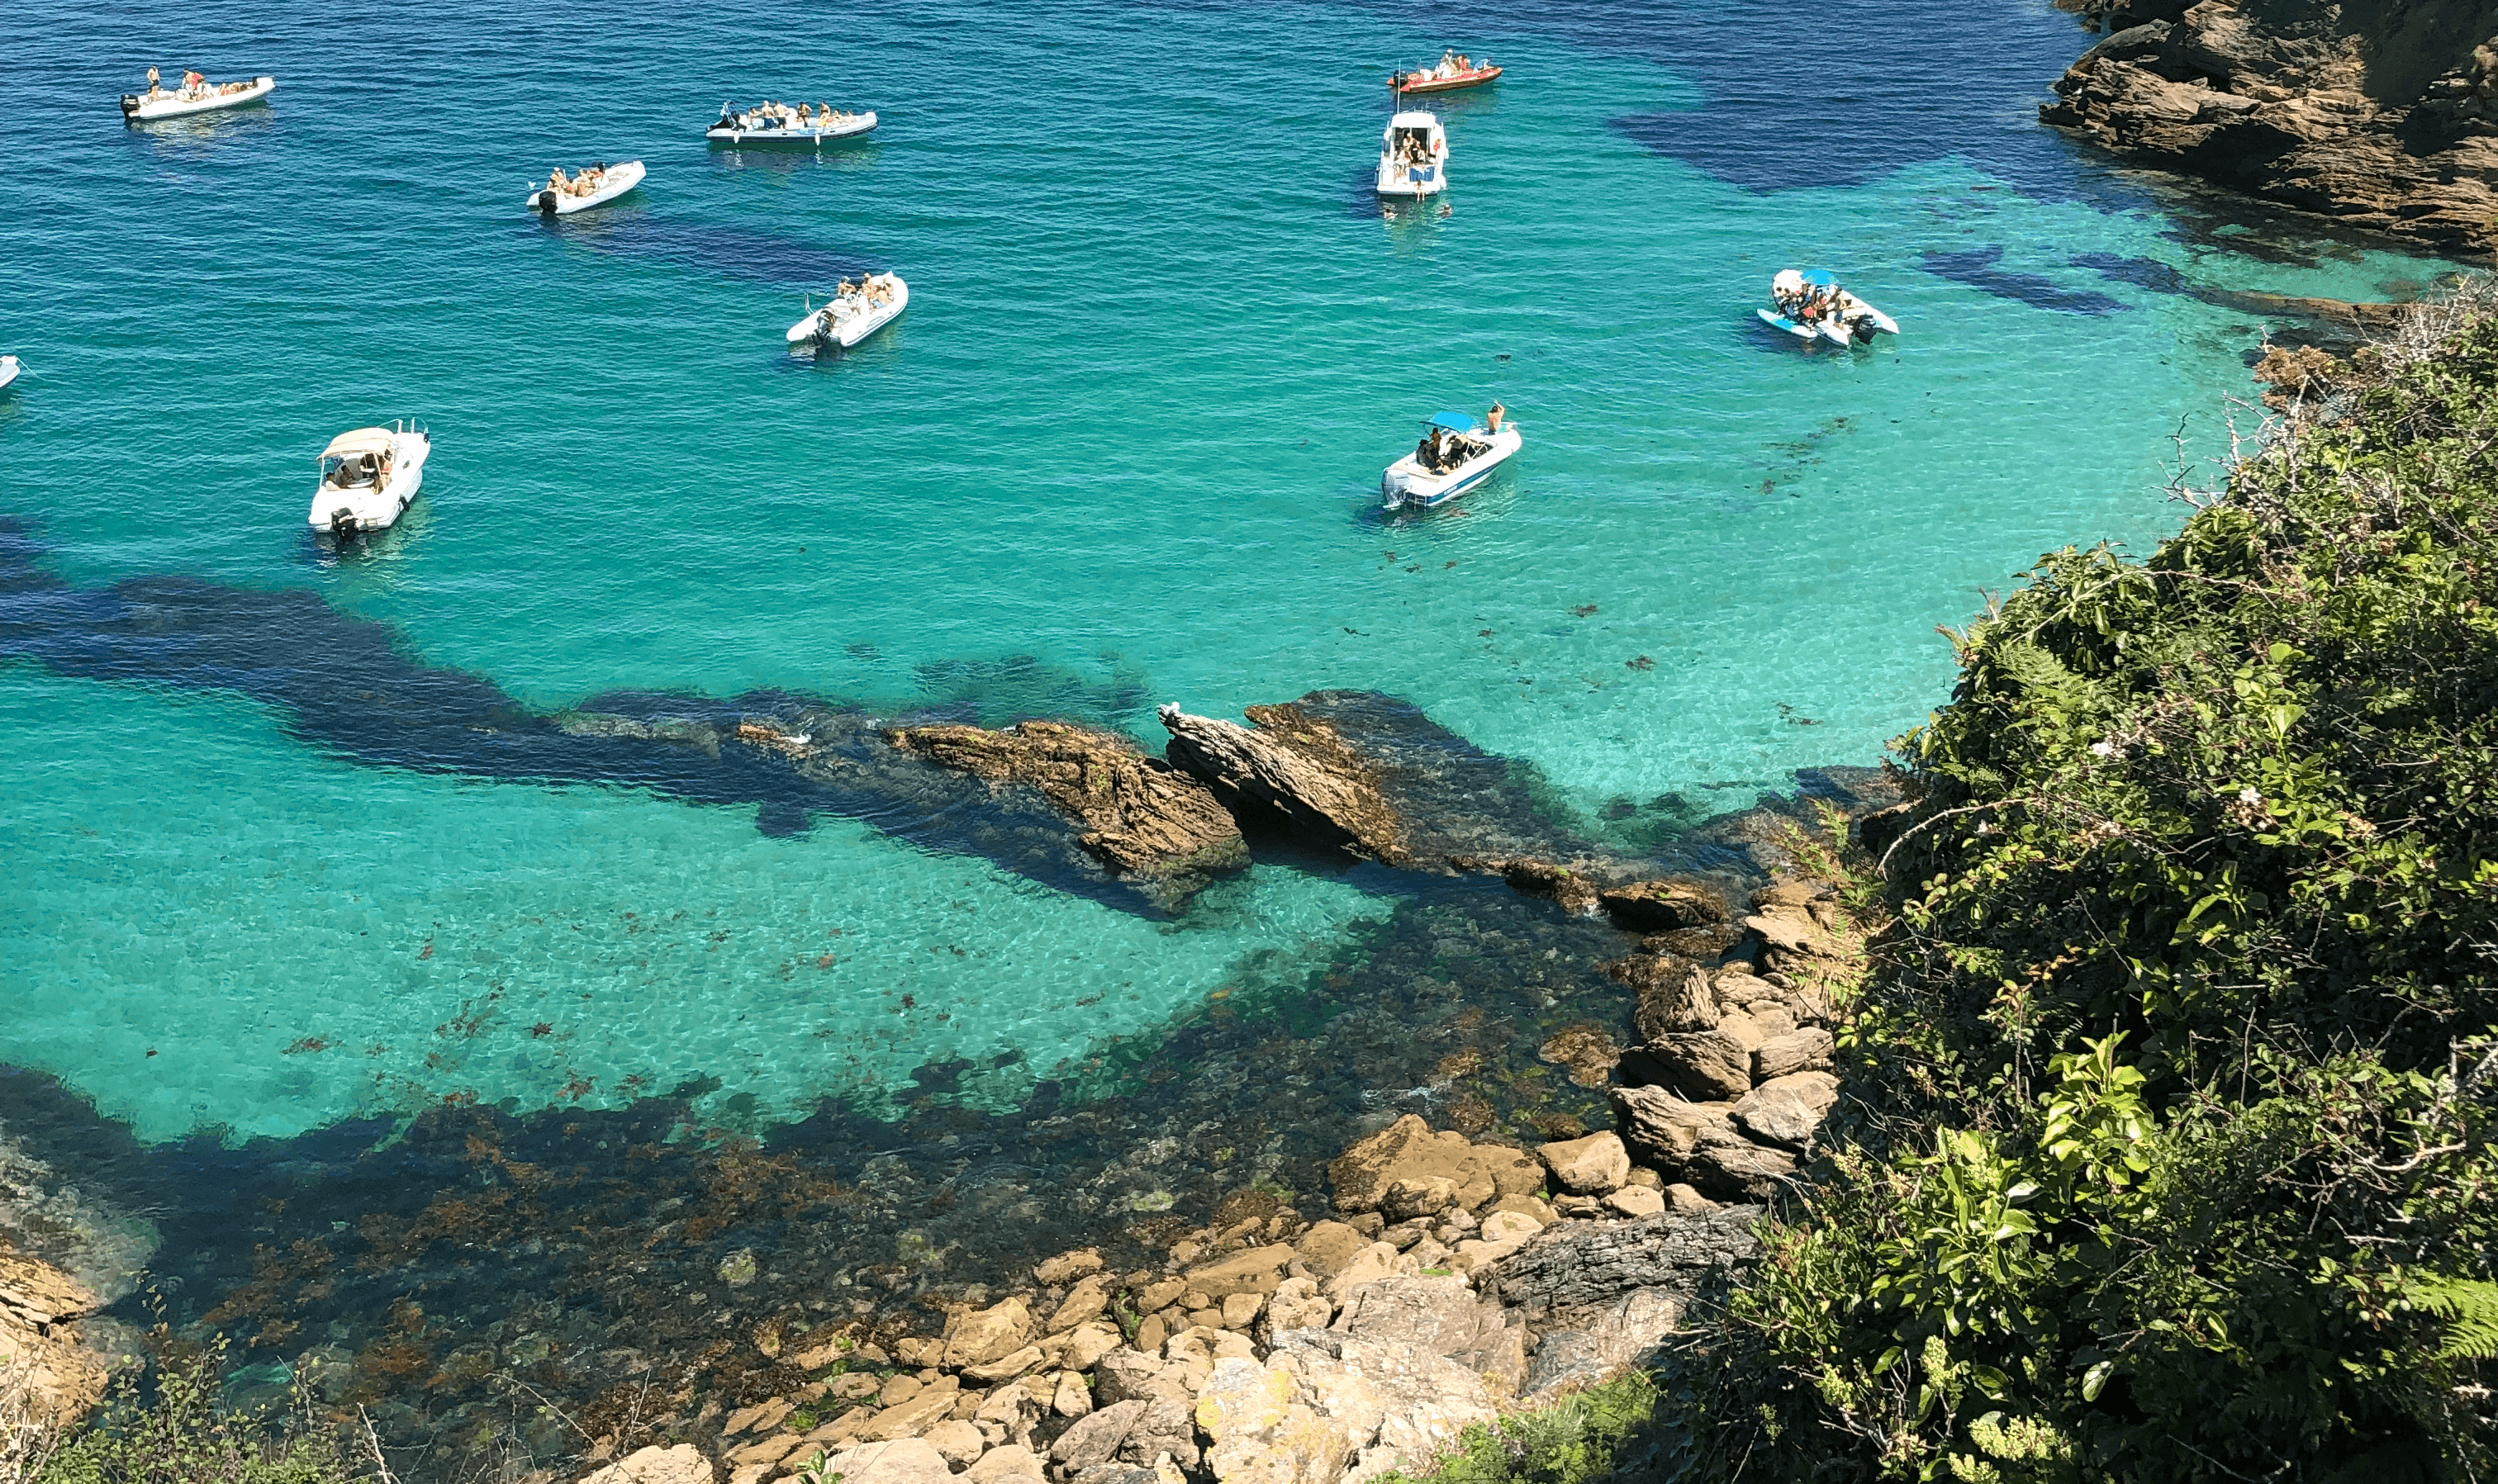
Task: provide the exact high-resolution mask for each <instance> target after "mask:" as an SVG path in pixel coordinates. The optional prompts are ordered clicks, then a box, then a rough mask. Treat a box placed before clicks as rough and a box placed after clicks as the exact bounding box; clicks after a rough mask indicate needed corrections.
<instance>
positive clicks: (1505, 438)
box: [1379, 402, 1523, 510]
mask: <svg viewBox="0 0 2498 1484" xmlns="http://www.w3.org/2000/svg"><path fill="white" fill-rule="evenodd" d="M1521 441H1523V440H1521V438H1520V436H1519V431H1518V425H1517V424H1516V423H1513V422H1511V421H1509V411H1508V409H1507V408H1505V407H1503V406H1501V405H1500V403H1498V402H1494V403H1492V404H1491V411H1490V412H1489V414H1487V415H1486V417H1485V420H1484V421H1483V422H1481V423H1478V422H1476V421H1475V420H1474V419H1472V418H1470V417H1467V416H1466V415H1465V414H1464V413H1462V412H1444V413H1441V414H1440V415H1439V416H1438V417H1436V418H1433V419H1431V420H1430V421H1429V422H1427V423H1425V424H1424V425H1423V441H1422V442H1421V443H1419V444H1417V445H1416V446H1415V448H1414V452H1412V453H1410V454H1408V455H1406V456H1405V457H1404V458H1399V459H1397V460H1396V461H1395V462H1394V463H1392V464H1390V465H1389V466H1388V471H1387V472H1386V473H1384V474H1382V475H1380V477H1379V492H1380V493H1381V494H1382V495H1383V496H1385V497H1386V500H1387V504H1388V508H1389V509H1391V510H1394V509H1396V508H1397V507H1398V506H1400V505H1422V506H1426V507H1427V506H1431V505H1445V504H1447V503H1448V502H1449V501H1451V500H1454V499H1456V498H1457V497H1458V496H1459V495H1462V494H1467V493H1471V492H1472V491H1473V490H1474V489H1476V488H1477V487H1479V486H1481V485H1482V484H1483V482H1484V481H1485V480H1487V479H1489V478H1490V477H1491V472H1492V471H1493V470H1494V469H1497V468H1499V467H1500V466H1501V465H1502V464H1503V463H1506V462H1508V461H1509V456H1510V455H1512V454H1515V453H1517V452H1518V449H1519V445H1520V443H1521Z"/></svg>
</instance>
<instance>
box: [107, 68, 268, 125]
mask: <svg viewBox="0 0 2498 1484" xmlns="http://www.w3.org/2000/svg"><path fill="white" fill-rule="evenodd" d="M276 90H277V79H275V78H254V79H251V80H250V81H248V82H223V83H219V82H206V81H204V82H199V83H196V84H192V85H189V86H184V87H179V88H176V89H175V90H174V91H172V92H170V93H169V92H167V91H165V90H164V89H163V88H161V87H158V86H156V85H155V84H154V83H152V82H151V83H149V84H148V86H147V91H145V92H144V93H124V94H122V95H121V116H122V117H123V118H125V119H127V120H129V121H130V122H132V123H144V122H147V121H148V120H150V119H157V118H180V117H182V116H183V115H185V114H188V113H213V112H215V111H217V110H219V109H239V108H241V107H242V106H243V105H245V104H251V103H258V102H260V100H262V99H263V98H266V97H268V96H269V95H270V94H271V93H272V92H275V91H276Z"/></svg>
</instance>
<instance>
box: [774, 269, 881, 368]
mask: <svg viewBox="0 0 2498 1484" xmlns="http://www.w3.org/2000/svg"><path fill="white" fill-rule="evenodd" d="M875 277H876V279H877V281H878V282H880V283H883V284H886V285H889V286H890V287H891V288H892V290H893V300H892V302H890V303H886V304H882V305H880V306H878V307H877V308H874V309H871V310H869V311H868V312H866V313H865V314H853V315H850V316H849V317H847V318H838V317H836V318H830V319H828V318H827V315H828V313H829V311H830V310H831V307H832V306H831V305H829V304H828V305H826V306H825V307H824V308H822V309H818V310H817V311H815V312H814V313H812V314H810V315H808V316H807V317H806V318H805V319H803V320H800V321H799V322H798V323H797V324H795V325H792V326H790V327H789V332H788V334H787V336H786V337H785V338H786V339H787V340H788V342H789V344H790V345H791V346H793V347H796V348H800V349H804V348H806V347H808V346H813V347H815V348H816V349H817V350H818V351H826V350H849V348H850V347H852V346H854V345H857V344H858V343H859V342H860V341H862V340H865V339H866V338H867V337H868V336H870V335H872V334H875V333H876V332H878V331H880V330H882V329H883V328H884V327H885V326H887V325H890V324H892V323H893V322H894V321H895V320H897V319H899V318H901V316H902V311H903V310H905V309H908V308H910V307H911V285H909V284H907V283H905V282H903V281H902V279H901V277H900V275H898V274H894V273H878V274H876V275H875Z"/></svg>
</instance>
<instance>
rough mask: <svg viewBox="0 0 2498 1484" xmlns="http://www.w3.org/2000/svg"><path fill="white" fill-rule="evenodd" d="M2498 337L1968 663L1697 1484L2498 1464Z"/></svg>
mask: <svg viewBox="0 0 2498 1484" xmlns="http://www.w3.org/2000/svg"><path fill="white" fill-rule="evenodd" d="M2493 449H2498V315H2493V313H2492V300H2491V297H2490V296H2489V295H2488V294H2487V293H2485V292H2481V291H2477V290H2476V291H2467V292H2465V293H2463V294H2461V295H2460V296H2459V297H2456V298H2451V299H2449V300H2445V301H2442V302H2440V303H2438V304H2435V305H2432V306H2429V307H2427V308H2425V309H2423V310H2422V311H2420V312H2419V313H2418V315H2416V316H2415V317H2414V318H2413V319H2412V320H2411V321H2409V322H2407V323H2406V325H2405V326H2404V327H2403V329H2402V331H2401V332H2399V333H2398V334H2397V335H2395V336H2394V337H2393V338H2391V339H2389V340H2387V341H2386V342H2384V343H2380V344H2378V345H2376V346H2374V347H2371V348H2370V349H2367V350H2364V351H2362V352H2361V353H2360V354H2359V355H2358V357H2357V358H2356V361H2355V363H2354V364H2352V365H2351V366H2349V367H2348V368H2347V369H2346V370H2345V371H2344V372H2343V373H2342V374H2341V375H2340V376H2339V377H2338V378H2336V379H2335V380H2334V381H2333V382H2332V383H2331V384H2330V387H2329V390H2328V391H2326V393H2325V395H2324V396H2323V398H2322V401H2321V402H2319V401H2314V400H2309V399H2306V398H2304V397H2301V398H2295V399H2293V400H2292V401H2291V403H2290V406H2289V407H2288V408H2287V410H2286V413H2285V416H2284V421H2283V422H2282V424H2281V425H2280V426H2278V428H2277V431H2276V433H2275V434H2274V435H2272V436H2269V437H2268V438H2267V439H2266V440H2265V441H2264V442H2263V444H2262V446H2261V447H2260V449H2259V451H2258V452H2256V453H2254V454H2253V455H2252V456H2251V457H2248V458H2244V459H2242V460H2241V461H2239V462H2237V463H2236V464H2235V465H2234V467H2233V468H2232V469H2231V471H2230V473H2229V476H2228V479H2227V483H2226V489H2222V490H2219V491H2215V492H2211V493H2208V494H2201V495H2197V494H2193V493H2191V492H2190V493H2186V494H2185V497H2186V498H2188V499H2189V500H2190V501H2191V502H2192V503H2193V505H2194V509H2193V511H2192V513H2191V515H2190V517H2189V518H2188V520H2187V521H2186V522H2185V525H2184V528H2183V529H2182V530H2181V531H2180V532H2179V533H2178V535H2177V536H2176V537H2174V538H2173V539H2170V540H2168V541H2164V542H2162V544H2161V545H2160V547H2159V549H2158V550H2157V551H2156V552H2155V553H2153V554H2152V555H2151V556H2150V558H2149V559H2148V560H2143V561H2135V560H2130V559H2128V558H2126V557H2125V556H2123V555H2121V554H2120V553H2116V552H2114V551H2111V550H2109V549H2108V548H2106V547H2104V546H2102V547H2099V548H2097V549H2093V550H2088V551H2083V550H2071V549H2068V550H2066V551H2063V552H2059V553H2051V554H2049V555H2048V556H2046V557H2044V558H2042V559H2041V561H2040V562H2039V563H2038V565H2037V566H2036V567H2035V568H2034V570H2033V571H2031V572H2030V573H2029V574H2028V575H2027V580H2026V582H2025V583H2024V584H2022V585H2021V586H2020V587H2019V588H2018V589H2017V590H2015V591H2014V592H2012V593H2011V594H2010V595H2009V596H2008V597H2004V598H2002V600H2001V601H2000V602H1990V604H1989V607H1988V610H1987V612H1986V613H1985V614H1984V615H1983V616H1981V617H1979V618H1978V619H1977V620H1976V621H1974V622H1973V623H1972V624H1971V625H1970V627H1969V628H1968V629H1967V630H1966V631H1965V632H1962V633H1959V634H1956V635H1954V636H1953V644H1954V647H1955V649H1956V651H1957V654H1958V658H1959V663H1960V678H1959V681H1958V684H1957V687H1956V689H1955V691H1954V695H1953V699H1952V701H1951V704H1950V705H1949V706H1947V707H1946V708H1945V709H1943V710H1941V711H1940V712H1938V714H1937V715H1936V716H1935V717H1934V718H1933V720H1932V721H1931V723H1930V724H1929V725H1927V726H1926V727H1924V728H1922V729H1920V730H1918V731H1917V732H1915V733H1912V734H1911V735H1910V736H1908V737H1907V738H1906V739H1904V740H1903V742H1902V743H1901V752H1902V755H1903V757H1904V759H1905V762H1906V768H1907V771H1908V773H1909V774H1910V775H1911V780H1912V783H1913V785H1914V786H1915V787H1916V788H1917V789H1919V790H1921V792H1920V793H1919V795H1918V797H1917V802H1916V803H1914V804H1913V805H1908V806H1906V809H1905V810H1904V811H1902V812H1901V813H1899V814H1897V815H1895V816H1893V817H1890V818H1886V819H1877V820H1874V821H1872V822H1870V823H1871V827H1870V828H1868V829H1867V830H1866V831H1865V832H1864V844H1865V845H1866V846H1867V847H1868V848H1866V849H1865V850H1864V851H1863V852H1862V853H1861V855H1860V856H1859V858H1858V860H1857V866H1858V868H1859V870H1860V871H1862V872H1864V873H1865V877H1866V879H1867V881H1868V882H1869V883H1872V884H1873V885H1874V886H1876V887H1878V890H1869V891H1864V892H1860V893H1859V894H1858V895H1857V896H1856V898H1855V904H1856V910H1857V912H1858V914H1859V922H1860V925H1861V926H1865V927H1868V928H1871V929H1873V930H1875V931H1874V932H1873V939H1872V944H1871V954H1870V958H1869V962H1868V965H1867V968H1866V970H1865V973H1864V976H1863V979H1862V981H1861V982H1860V983H1859V984H1858V985H1857V986H1856V987H1855V989H1854V992H1853V1002H1852V1004H1850V1005H1849V1006H1847V1011H1848V1014H1847V1021H1848V1030H1847V1033H1846V1034H1845V1035H1844V1036H1842V1038H1841V1046H1842V1065H1841V1071H1842V1073H1843V1074H1844V1076H1845V1079H1846V1083H1847V1087H1848V1096H1847V1098H1846V1099H1845V1100H1844V1101H1843V1102H1842V1104H1841V1112H1840V1113H1839V1114H1838V1115H1836V1116H1835V1118H1834V1124H1833V1127H1832V1129H1831V1130H1829V1132H1830V1134H1831V1135H1832V1138H1831V1140H1830V1143H1829V1146H1828V1147H1829V1152H1828V1154H1827V1156H1826V1157H1825V1158H1824V1159H1823V1160H1822V1161H1821V1163H1820V1165H1819V1167H1818V1169H1817V1170H1816V1171H1814V1172H1813V1179H1812V1180H1811V1181H1810V1182H1809V1184H1806V1185H1804V1186H1802V1187H1801V1190H1802V1193H1800V1194H1799V1195H1797V1196H1796V1197H1794V1198H1793V1199H1792V1200H1791V1201H1790V1202H1789V1203H1788V1204H1787V1205H1786V1206H1785V1208H1784V1209H1783V1210H1782V1211H1781V1212H1780V1214H1779V1215H1778V1216H1777V1217H1776V1218H1775V1219H1774V1220H1772V1221H1771V1222H1770V1223H1768V1226H1767V1229H1766V1232H1765V1245H1764V1247H1763V1252H1762V1260H1761V1262H1760V1265H1759V1267H1758V1269H1757V1271H1756V1274H1755V1276H1754V1278H1753V1279H1752V1280H1751V1281H1750V1282H1749V1283H1747V1284H1745V1285H1744V1286H1743V1287H1742V1288H1741V1289H1739V1290H1738V1291H1737V1292H1736V1294H1735V1295H1734V1296H1733V1298H1732V1300H1731V1302H1730V1304H1729V1306H1728V1307H1727V1309H1726V1310H1725V1311H1724V1313H1723V1315H1722V1318H1721V1319H1720V1320H1719V1321H1718V1322H1717V1323H1716V1325H1715V1328H1714V1330H1713V1332H1712V1333H1711V1334H1709V1335H1708V1336H1707V1337H1706V1339H1705V1341H1704V1342H1701V1343H1699V1344H1697V1345H1695V1346H1694V1347H1693V1349H1692V1350H1691V1351H1690V1352H1689V1353H1687V1354H1686V1355H1684V1356H1683V1357H1682V1358H1681V1363H1680V1364H1679V1366H1678V1368H1677V1371H1676V1374H1675V1383H1674V1385H1673V1387H1672V1388H1670V1389H1671V1391H1672V1393H1673V1395H1674V1397H1675V1401H1674V1402H1673V1403H1672V1404H1671V1405H1670V1406H1669V1407H1667V1408H1666V1409H1665V1411H1667V1412H1670V1413H1671V1414H1672V1415H1673V1417H1674V1419H1675V1421H1676V1423H1677V1424H1678V1427H1677V1429H1676V1431H1677V1432H1678V1433H1679V1435H1680V1438H1681V1441H1680V1442H1679V1443H1678V1444H1676V1445H1675V1447H1676V1449H1677V1451H1678V1452H1679V1454H1680V1456H1681V1464H1682V1466H1683V1467H1682V1468H1681V1469H1678V1470H1676V1471H1677V1472H1681V1473H1682V1474H1683V1475H1684V1476H1688V1477H1695V1478H1735V1477H1739V1476H1747V1477H1779V1478H1790V1477H1798V1478H1800V1477H1808V1476H1809V1477H1815V1478H1823V1477H1865V1478H1884V1479H1959V1480H1970V1481H1977V1480H1986V1481H1996V1480H2002V1481H2011V1480H2037V1481H2048V1480H2067V1479H2086V1478H2113V1479H2144V1480H2155V1479H2190V1478H2204V1479H2235V1478H2274V1479H2286V1478H2320V1479H2321V1478H2344V1477H2356V1476H2359V1475H2361V1474H2372V1475H2377V1476H2382V1477H2385V1478H2389V1479H2391V1478H2404V1479H2412V1478H2418V1479H2434V1478H2479V1477H2486V1476H2487V1475H2488V1473H2489V1471H2490V1469H2491V1468H2492V1467H2493V1465H2498V1449H2493V1437H2494V1436H2498V1434H2493V1415H2498V1394H2493V1392H2492V1390H2491V1384H2492V1381H2493V1378H2498V1367H2493V1365H2492V1361H2493V1358H2498V1283H2493V1281H2492V1279H2493V1276H2498V1275H2493V1271H2492V1260H2493V1259H2492V1252H2491V1242H2492V1239H2493V1238H2498V1229H2493V1228H2498V1200H2493V1199H2492V1191H2493V1184H2498V1159H2493V1156H2492V1153H2491V1149H2490V1143H2489V1135H2490V1130H2491V1126H2492V1123H2493V1121H2498V1024H2494V1023H2498V995H2493V994H2492V991H2491V988H2490V986H2491V980H2492V975H2493V970H2498V965H2494V964H2493V963H2492V959H2493V956H2494V955H2498V844H2493V840H2492V835H2491V822H2492V819H2493V817H2498V816H2493V812H2492V800H2491V790H2492V789H2493V788H2498V541H2494V540H2493V538H2498V460H2493V458H2492V457H2491V454H2492V451H2493Z"/></svg>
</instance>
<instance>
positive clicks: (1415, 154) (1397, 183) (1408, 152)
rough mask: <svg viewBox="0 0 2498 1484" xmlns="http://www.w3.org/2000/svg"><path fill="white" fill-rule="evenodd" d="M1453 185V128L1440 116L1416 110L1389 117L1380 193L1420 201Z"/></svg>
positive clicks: (1381, 146) (1382, 148) (1381, 141)
mask: <svg viewBox="0 0 2498 1484" xmlns="http://www.w3.org/2000/svg"><path fill="white" fill-rule="evenodd" d="M1448 185H1449V131H1447V130H1446V129H1443V128H1441V127H1440V116H1439V115H1438V114H1437V113H1434V112H1432V111H1429V110H1427V109H1414V110H1410V111H1406V112H1402V113H1399V114H1397V115H1396V116H1395V117H1393V118H1391V119H1390V120H1388V128H1387V129H1386V130H1385V131H1384V132H1382V133H1381V135H1380V136H1379V194H1380V195H1382V196H1403V197H1408V198H1411V199H1412V200H1415V201H1420V200H1422V199H1423V198H1424V197H1425V196H1437V195H1439V194H1440V192H1442V191H1444V190H1446V189H1448Z"/></svg>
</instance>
